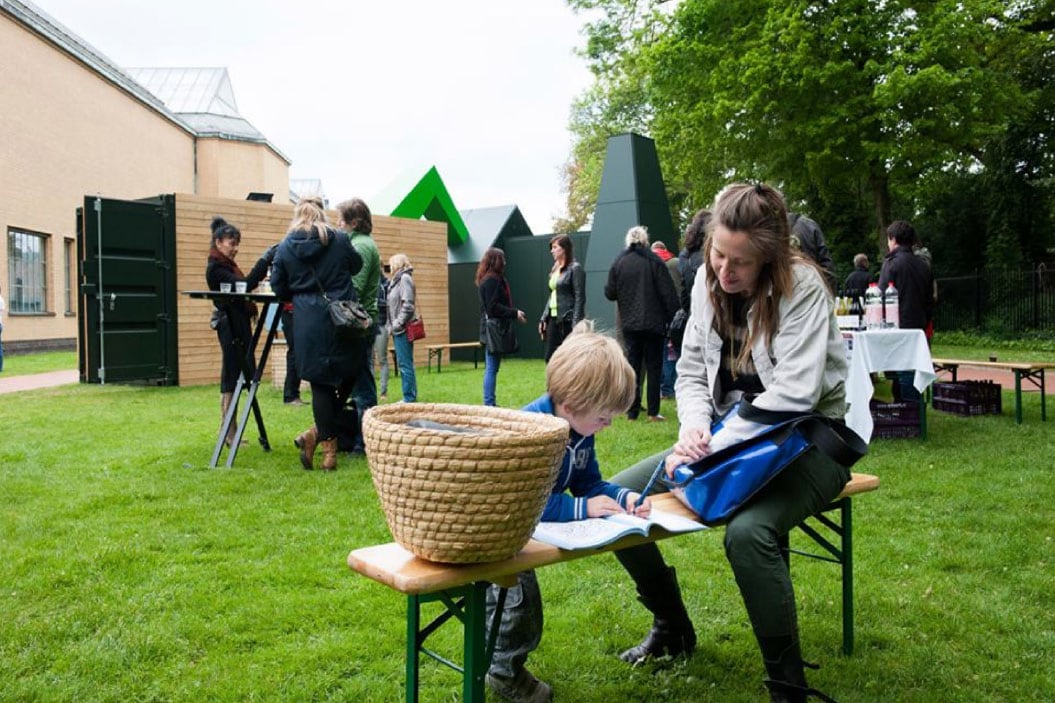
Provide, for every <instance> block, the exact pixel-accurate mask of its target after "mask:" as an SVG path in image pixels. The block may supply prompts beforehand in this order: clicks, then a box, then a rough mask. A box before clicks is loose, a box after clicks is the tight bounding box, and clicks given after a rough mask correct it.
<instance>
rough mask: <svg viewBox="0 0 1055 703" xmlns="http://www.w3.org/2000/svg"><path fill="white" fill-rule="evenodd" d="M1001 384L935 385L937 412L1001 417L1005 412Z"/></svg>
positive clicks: (986, 382)
mask: <svg viewBox="0 0 1055 703" xmlns="http://www.w3.org/2000/svg"><path fill="white" fill-rule="evenodd" d="M1000 390H1001V388H1000V384H999V383H994V382H993V381H958V382H956V383H935V384H934V400H933V405H934V409H935V410H941V411H942V412H947V413H954V414H956V415H964V416H970V415H999V414H1001V412H1003V400H1002V396H1001V395H1000Z"/></svg>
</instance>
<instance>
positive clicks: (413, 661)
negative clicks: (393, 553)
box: [406, 581, 507, 703]
mask: <svg viewBox="0 0 1055 703" xmlns="http://www.w3.org/2000/svg"><path fill="white" fill-rule="evenodd" d="M488 585H489V584H488V583H486V582H483V581H478V582H476V583H471V584H467V585H465V586H459V587H457V588H450V589H447V590H444V591H439V592H437V593H429V594H424V595H410V596H407V662H406V679H407V690H406V700H407V703H417V701H418V695H419V688H420V683H421V679H420V675H421V671H420V670H421V655H422V654H424V655H426V656H427V657H429V658H431V659H434V660H435V661H437V662H439V663H441V664H443V665H444V666H447V667H449V668H451V669H453V670H455V671H457V672H460V673H461V674H462V700H463V701H466V703H484V676H485V675H486V674H487V669H488V668H489V667H490V665H491V656H492V654H493V653H494V647H495V640H496V638H497V633H498V628H497V627H496V626H495V627H492V632H491V636H490V637H488V636H487V627H486V618H487V587H488ZM506 592H507V591H506V589H504V588H503V589H500V590H499V595H498V607H497V608H496V611H495V620H496V621H497V619H498V618H500V617H501V616H502V608H503V607H504V605H505V598H506ZM431 602H437V603H440V604H441V605H443V608H444V610H443V612H441V613H440V614H439V615H437V616H436V617H435V618H434V619H433V620H432V621H431V622H429V624H428V625H426V626H425V627H422V626H421V622H422V621H421V606H422V605H423V604H425V603H431ZM451 618H457V619H458V620H459V621H461V623H462V662H463V664H462V666H459V665H458V664H456V663H454V662H452V661H451V660H449V659H447V658H446V657H443V656H441V655H439V654H437V653H436V652H434V651H432V650H430V649H428V648H427V647H425V641H426V640H427V639H428V637H429V635H431V634H432V633H433V632H436V631H437V630H438V629H439V628H440V627H441V626H443V625H444V624H445V623H447V622H448V621H450V620H451ZM495 624H497V622H496V623H495Z"/></svg>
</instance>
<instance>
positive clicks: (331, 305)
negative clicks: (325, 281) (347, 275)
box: [312, 269, 374, 337]
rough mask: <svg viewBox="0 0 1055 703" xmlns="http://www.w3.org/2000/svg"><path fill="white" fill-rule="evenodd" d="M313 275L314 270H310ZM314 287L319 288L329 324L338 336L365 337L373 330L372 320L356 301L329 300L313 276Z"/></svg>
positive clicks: (320, 284) (317, 278)
mask: <svg viewBox="0 0 1055 703" xmlns="http://www.w3.org/2000/svg"><path fill="white" fill-rule="evenodd" d="M312 273H313V274H314V273H315V271H314V269H313V270H312ZM315 285H317V286H318V287H319V293H320V294H321V295H322V299H323V300H325V301H326V308H327V310H329V313H330V322H332V323H333V327H334V329H335V330H336V331H337V334H338V335H340V336H347V337H366V336H368V335H369V334H370V333H371V331H372V330H373V329H374V319H373V318H372V317H370V313H368V312H367V311H366V308H364V307H363V305H362V303H360V302H359V301H358V300H331V299H330V296H328V295H326V291H325V290H324V289H323V287H322V283H320V282H319V277H318V276H317V275H316V276H315Z"/></svg>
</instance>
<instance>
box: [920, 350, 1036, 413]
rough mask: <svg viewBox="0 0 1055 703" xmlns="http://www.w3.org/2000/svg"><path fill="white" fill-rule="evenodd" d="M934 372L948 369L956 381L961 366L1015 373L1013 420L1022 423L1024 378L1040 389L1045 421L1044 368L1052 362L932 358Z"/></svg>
mask: <svg viewBox="0 0 1055 703" xmlns="http://www.w3.org/2000/svg"><path fill="white" fill-rule="evenodd" d="M932 361H933V362H934V372H935V373H941V372H943V371H948V372H949V373H950V374H952V380H953V382H955V381H956V372H957V370H958V369H959V368H960V367H961V366H971V367H977V368H980V369H997V370H1001V371H1010V372H1011V373H1013V374H1014V375H1015V422H1016V423H1018V424H1020V425H1021V424H1022V380H1023V379H1025V380H1027V381H1029V382H1030V383H1032V384H1033V385H1034V386H1035V387H1037V388H1039V389H1040V419H1041V421H1047V419H1048V407H1047V398H1046V393H1045V389H1044V371H1045V369H1055V364H1052V363H1034V362H1015V361H970V360H966V359H932Z"/></svg>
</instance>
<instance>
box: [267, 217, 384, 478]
mask: <svg viewBox="0 0 1055 703" xmlns="http://www.w3.org/2000/svg"><path fill="white" fill-rule="evenodd" d="M362 266H363V260H362V259H361V258H360V257H359V254H357V253H356V251H355V249H354V247H352V244H351V242H350V241H349V239H348V237H346V236H343V235H340V234H339V233H338V232H336V231H335V230H333V229H331V228H330V226H329V224H328V223H327V221H326V213H325V211H324V210H323V207H322V202H321V201H320V200H319V199H318V198H305V199H303V200H301V201H300V202H299V203H297V206H296V208H295V209H294V210H293V222H292V223H291V224H290V231H289V233H288V234H287V235H286V237H285V239H283V240H282V242H281V244H279V246H278V252H277V253H276V254H275V261H274V264H273V266H272V270H271V287H272V289H273V290H274V291H275V294H276V295H277V296H278V297H279V298H280V299H282V300H289V301H292V302H293V316H294V318H295V319H296V320H297V324H296V326H295V327H294V332H293V333H294V336H295V344H294V345H293V347H294V350H295V356H296V362H297V371H298V372H299V374H300V377H301V378H303V379H306V380H308V381H309V382H311V410H312V414H313V416H314V418H315V425H314V426H312V427H310V428H309V429H307V430H305V431H304V432H302V433H301V434H300V435H298V436H297V438H296V439H295V440H293V443H294V444H295V445H296V446H297V448H298V449H300V462H301V464H302V465H303V466H304V468H305V469H311V468H312V467H313V465H314V460H315V448H316V445H318V446H321V447H322V453H323V459H322V468H323V469H324V470H326V471H332V470H334V469H336V468H337V416H338V413H339V412H340V411H341V409H342V408H343V407H344V403H345V401H346V400H347V399H348V395H349V394H350V393H351V390H352V386H353V385H354V384H355V379H356V377H357V376H358V374H359V371H360V367H361V366H362V364H363V360H364V359H365V358H366V353H365V345H366V344H367V341H366V339H365V338H359V337H345V336H343V335H340V336H339V335H337V333H336V329H335V328H334V326H333V322H332V321H331V320H330V313H329V301H328V300H327V298H329V300H355V299H356V295H355V287H354V286H353V284H352V275H353V274H355V273H356V272H357V271H359V269H360V268H362ZM324 293H325V295H324Z"/></svg>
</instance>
